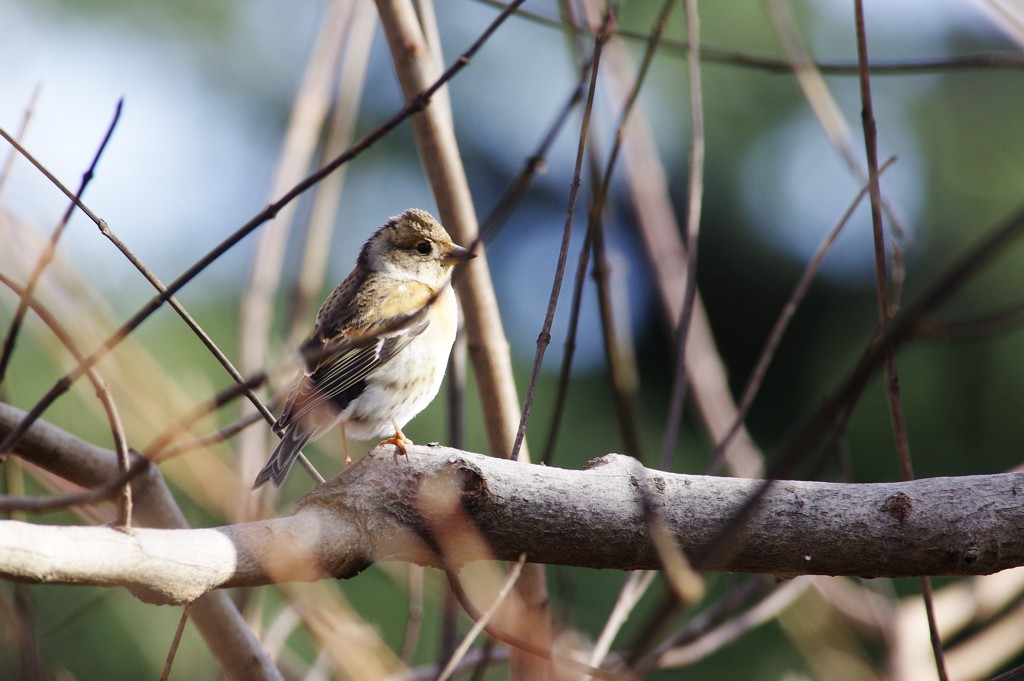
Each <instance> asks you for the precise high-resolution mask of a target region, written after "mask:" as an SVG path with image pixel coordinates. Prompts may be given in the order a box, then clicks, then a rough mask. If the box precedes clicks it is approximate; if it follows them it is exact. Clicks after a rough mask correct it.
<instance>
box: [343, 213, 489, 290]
mask: <svg viewBox="0 0 1024 681" xmlns="http://www.w3.org/2000/svg"><path fill="white" fill-rule="evenodd" d="M474 257H476V254H475V253H473V252H472V251H470V250H469V249H467V248H463V247H462V246H458V245H456V244H455V243H454V242H453V241H452V239H451V237H450V236H448V232H446V231H445V229H444V227H442V226H441V224H440V223H439V222H438V221H437V220H435V219H434V218H433V216H431V215H430V213H427V212H426V211H422V210H418V209H416V208H410V209H409V210H407V211H405V212H404V213H402V214H401V215H398V216H396V217H393V218H391V219H390V220H388V221H387V222H386V223H385V224H384V226H383V227H381V228H380V229H379V230H377V232H376V233H375V234H374V235H373V236H371V237H370V239H369V240H368V241H367V242H366V245H365V246H363V250H362V252H360V254H359V259H360V262H362V263H363V264H364V265H365V266H366V267H367V268H368V269H370V270H372V271H374V272H382V273H385V274H388V275H390V276H394V277H398V278H400V279H412V280H415V281H419V282H422V283H424V284H427V285H428V286H430V287H431V288H436V287H437V286H438V285H440V284H442V283H443V282H444V281H446V280H447V278H448V276H449V275H450V273H451V268H452V267H453V266H455V265H457V264H459V263H462V262H465V261H466V260H469V259H470V258H474Z"/></svg>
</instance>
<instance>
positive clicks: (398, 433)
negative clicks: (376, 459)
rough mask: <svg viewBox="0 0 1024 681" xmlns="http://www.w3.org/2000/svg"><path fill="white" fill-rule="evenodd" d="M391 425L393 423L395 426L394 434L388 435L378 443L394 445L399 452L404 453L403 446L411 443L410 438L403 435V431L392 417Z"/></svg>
mask: <svg viewBox="0 0 1024 681" xmlns="http://www.w3.org/2000/svg"><path fill="white" fill-rule="evenodd" d="M391 425H393V426H394V427H395V434H394V435H393V436H392V437H389V438H388V439H386V440H381V441H380V444H382V445H394V446H395V447H397V448H398V451H399V452H401V453H402V454H405V453H406V451H405V446H406V445H411V444H413V442H412V440H410V439H409V438H407V437H406V436H405V433H403V432H402V429H401V428H399V427H398V424H397V423H395V420H394V419H391Z"/></svg>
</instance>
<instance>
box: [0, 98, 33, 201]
mask: <svg viewBox="0 0 1024 681" xmlns="http://www.w3.org/2000/svg"><path fill="white" fill-rule="evenodd" d="M42 91H43V86H42V84H41V83H36V86H35V87H34V88H32V94H31V95H29V98H28V104H27V105H26V106H25V110H24V111H23V112H22V114H21V124H20V125H19V126H18V131H17V132H16V133H15V134H14V137H15V138H16V139H19V140H22V139H25V133H27V132H28V126H29V123H31V122H32V116H33V114H35V110H36V103H37V102H38V101H39V94H40V93H41V92H42ZM16 158H18V152H16V151H15V150H14V149H11V150H10V151H9V152H8V153H7V157H6V158H5V159H4V164H3V167H2V168H0V194H2V193H3V191H4V188H5V187H6V186H7V178H9V177H10V176H11V169H12V168H14V160H15V159H16Z"/></svg>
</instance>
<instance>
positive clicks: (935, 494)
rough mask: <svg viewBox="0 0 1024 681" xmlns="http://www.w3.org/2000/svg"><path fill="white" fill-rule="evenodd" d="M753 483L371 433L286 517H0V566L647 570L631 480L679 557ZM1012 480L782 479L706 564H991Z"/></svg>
mask: <svg viewBox="0 0 1024 681" xmlns="http://www.w3.org/2000/svg"><path fill="white" fill-rule="evenodd" d="M111 458H112V455H111ZM762 484H763V482H762V481H758V480H744V479H737V478H716V477H709V476H695V475H682V474H672V473H663V472H660V471H655V470H651V469H646V468H643V467H642V466H640V465H639V463H638V462H637V461H635V460H634V459H631V458H629V457H625V456H621V455H617V454H608V455H606V456H603V457H601V458H599V459H596V460H594V461H592V462H591V463H590V464H589V465H588V466H587V467H586V468H585V469H584V470H581V471H576V470H565V469H559V468H554V467H547V466H537V465H532V464H531V465H527V464H521V463H517V462H512V461H508V460H504V459H498V458H496V457H487V456H482V455H479V454H473V453H469V452H463V451H460V450H455V449H450V448H444V447H421V446H413V447H410V448H409V457H408V460H405V459H403V460H402V461H401V462H397V461H396V459H395V457H394V454H393V451H392V450H391V449H390V448H386V447H381V448H377V449H375V450H373V451H372V452H370V454H368V455H367V457H366V458H364V459H363V460H361V461H360V462H357V463H356V464H354V465H353V466H351V467H349V468H348V469H347V470H346V471H345V472H344V473H342V474H341V475H339V476H337V477H335V478H334V479H333V480H331V481H329V482H327V483H325V484H323V485H320V486H318V487H316V488H314V490H313V491H312V492H311V493H310V494H308V495H307V496H306V497H304V498H303V499H302V500H301V501H300V502H299V504H298V509H297V510H296V512H295V514H294V515H292V516H289V517H286V518H279V519H273V520H266V521H257V522H249V523H240V524H235V525H230V526H226V527H219V528H212V529H195V530H181V529H176V530H156V529H143V528H139V529H134V530H132V531H131V532H121V531H118V530H114V529H111V528H107V527H53V526H38V525H30V524H27V523H21V522H17V521H6V522H3V523H0V574H2V575H3V576H4V577H6V578H8V579H15V580H20V581H31V582H48V583H67V584H95V585H101V586H113V585H122V586H126V587H128V588H130V589H131V590H132V591H133V592H134V593H136V594H137V595H139V596H140V597H142V598H145V599H146V600H155V601H158V602H178V603H181V602H187V601H191V600H193V599H195V598H197V597H199V596H201V595H202V594H204V593H206V592H207V591H210V590H212V589H216V588H223V587H233V586H257V585H263V584H271V583H277V582H287V581H311V580H318V579H323V578H326V577H334V578H349V577H354V576H355V575H357V574H358V573H359V572H361V571H362V570H364V569H365V568H366V567H368V566H369V565H370V564H372V563H374V562H378V561H384V560H400V561H408V562H412V563H416V564H420V565H428V566H435V567H448V566H459V565H464V564H466V563H468V562H471V561H477V560H492V559H498V560H515V559H516V558H517V557H518V556H519V555H520V554H522V553H526V554H527V556H528V559H529V560H530V561H531V562H536V563H546V564H553V565H572V566H584V567H590V568H604V569H618V570H637V569H659V568H660V567H661V566H660V561H659V556H658V551H657V548H656V546H655V544H654V542H653V541H652V539H651V536H650V533H649V531H648V528H647V523H646V522H645V521H644V514H643V512H642V504H643V500H642V498H641V497H642V496H647V497H648V500H653V501H654V503H657V504H658V506H659V507H660V508H659V513H660V517H661V518H662V519H663V520H664V523H665V527H666V528H667V529H668V531H669V532H670V533H671V535H672V537H673V539H674V540H675V541H676V542H677V543H678V544H679V546H680V547H681V548H682V549H683V550H684V551H685V552H686V553H687V555H691V556H700V555H701V554H702V553H703V552H704V551H705V549H706V547H707V545H708V543H709V541H710V540H712V539H715V538H717V537H718V536H719V534H720V533H721V532H723V531H724V530H728V528H729V527H730V523H731V521H732V519H733V518H734V516H735V514H736V513H737V511H738V510H739V509H740V508H741V507H742V506H743V504H744V503H745V502H746V501H747V499H748V498H749V497H750V495H751V494H752V493H754V492H755V491H756V490H757V489H758V487H759V486H760V485H762ZM1022 485H1024V473H1004V474H999V475H985V476H966V477H959V478H926V479H920V480H914V481H907V482H895V483H876V484H838V483H825V482H805V481H777V482H776V483H775V485H774V486H773V487H772V488H771V489H770V490H769V491H768V492H767V493H766V494H765V495H764V497H763V498H762V500H761V502H760V504H759V506H758V509H757V511H756V512H755V513H754V514H752V515H751V516H750V518H749V520H748V522H747V523H746V524H745V525H744V526H743V527H741V528H738V529H737V530H736V531H735V532H733V533H732V535H731V536H730V537H729V540H728V550H727V551H726V552H723V551H719V552H717V553H716V555H715V556H714V557H713V558H712V559H711V561H710V562H708V564H707V565H706V568H707V569H708V570H716V571H717V570H726V571H730V572H768V573H773V574H776V575H782V576H787V577H789V576H795V575H799V574H825V575H859V576H862V577H885V576H888V577H897V576H911V575H976V574H988V573H992V572H996V571H999V570H1003V569H1006V568H1010V567H1015V566H1018V565H1022V564H1024V540H1022V539H1021V537H1020V533H1019V528H1020V527H1021V523H1024V508H1022V507H1021V506H1020V504H1019V500H1018V498H1019V492H1018V490H1019V489H1020V488H1021V487H1022ZM968 488H969V489H970V490H971V493H970V494H965V493H964V490H965V489H968ZM437 494H450V495H454V496H453V498H456V499H457V500H458V502H459V504H460V505H461V507H462V510H463V512H464V513H465V514H466V515H467V517H468V518H470V519H472V521H473V527H471V528H469V531H471V532H473V533H474V535H475V534H476V533H479V535H480V536H481V537H482V538H483V539H484V541H483V542H479V541H469V540H467V541H460V538H459V537H455V536H447V534H451V533H454V534H458V533H460V532H462V531H464V530H463V529H459V527H454V526H452V524H451V523H449V524H448V525H445V524H443V523H439V522H438V520H437V518H433V517H432V514H434V513H435V511H433V510H432V509H434V508H435V507H438V506H447V504H437V503H435V500H434V499H433V498H432V497H431V495H437ZM442 546H443V547H445V549H444V550H445V554H444V555H439V553H438V552H439V551H440V550H441V549H440V547H442ZM184 547H187V550H183V548H184Z"/></svg>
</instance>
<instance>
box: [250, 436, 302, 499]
mask: <svg viewBox="0 0 1024 681" xmlns="http://www.w3.org/2000/svg"><path fill="white" fill-rule="evenodd" d="M311 436H312V433H310V432H308V431H307V430H306V429H305V428H302V427H301V426H299V425H298V424H295V425H293V426H292V427H291V428H289V429H288V430H286V431H285V433H284V437H283V438H282V439H281V442H280V444H278V445H277V449H275V450H274V453H273V454H271V455H270V460H269V461H267V465H266V466H264V467H263V470H261V471H260V473H259V475H257V476H256V482H254V483H253V484H252V488H253V489H258V488H259V487H261V486H262V485H264V484H265V483H266V482H267V481H268V480H269V481H270V482H272V483H273V484H274V487H280V486H281V483H283V482H284V478H285V476H286V475H288V469H289V468H291V467H292V464H293V463H295V459H296V458H298V456H299V452H300V451H301V450H302V448H303V447H305V446H306V443H307V442H309V440H310V438H311Z"/></svg>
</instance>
